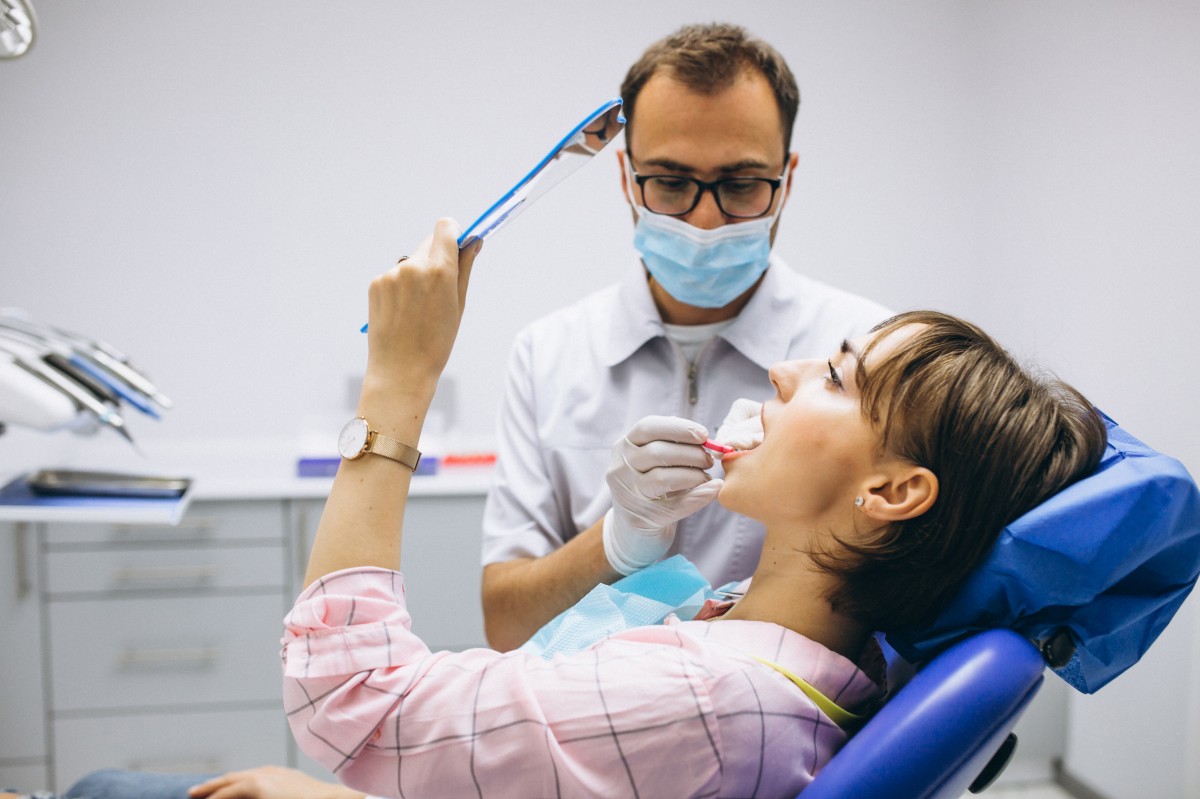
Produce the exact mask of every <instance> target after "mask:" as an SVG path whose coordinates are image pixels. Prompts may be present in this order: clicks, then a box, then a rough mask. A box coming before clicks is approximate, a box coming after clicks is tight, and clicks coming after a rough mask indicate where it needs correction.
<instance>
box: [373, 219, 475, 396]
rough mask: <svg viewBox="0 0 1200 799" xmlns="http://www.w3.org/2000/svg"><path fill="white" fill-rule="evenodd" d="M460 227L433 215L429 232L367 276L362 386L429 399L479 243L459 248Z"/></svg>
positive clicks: (451, 339)
mask: <svg viewBox="0 0 1200 799" xmlns="http://www.w3.org/2000/svg"><path fill="white" fill-rule="evenodd" d="M459 232H460V231H459V227H458V224H457V223H456V222H454V220H452V219H441V220H438V222H437V225H436V226H435V227H434V231H433V235H432V236H430V237H428V238H426V239H425V240H424V241H423V242H421V244H420V246H418V247H417V249H416V250H415V251H414V252H413V254H412V255H410V256H409V257H407V258H404V259H402V260H401V261H400V262H399V263H397V264H396V265H395V266H394V267H392V268H391V269H389V270H388V271H387V272H385V273H384V274H382V275H380V276H379V277H377V278H375V279H374V280H373V281H371V288H370V291H369V293H368V320H369V321H368V328H367V348H368V354H367V373H366V378H365V380H364V385H363V390H364V392H365V391H368V390H370V391H380V392H384V393H386V394H387V395H388V396H389V397H391V398H392V400H393V401H395V399H396V398H398V397H402V398H409V399H413V400H417V401H423V402H425V403H428V402H429V401H430V400H432V398H433V392H434V389H435V388H436V387H437V381H438V378H439V377H440V376H441V373H442V369H444V368H445V366H446V361H447V360H448V359H449V358H450V350H451V349H452V348H453V346H454V339H455V337H456V336H457V335H458V327H459V323H460V322H461V320H462V314H463V307H464V305H465V303H466V295H467V282H468V281H469V279H470V276H471V266H472V265H473V264H474V262H475V256H476V255H477V254H478V253H479V249H480V247H481V246H482V242H477V243H475V244H472V245H471V246H470V247H468V248H466V249H465V250H463V251H462V252H460V251H459V249H458V244H457V241H456V240H457V237H458V235H459Z"/></svg>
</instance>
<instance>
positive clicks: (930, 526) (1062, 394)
mask: <svg viewBox="0 0 1200 799" xmlns="http://www.w3.org/2000/svg"><path fill="white" fill-rule="evenodd" d="M913 324H916V325H921V326H922V327H921V328H920V329H919V331H918V332H916V334H915V335H914V336H913V337H912V338H911V339H909V340H908V341H906V342H905V343H903V344H902V345H901V346H900V347H899V348H898V349H897V351H896V352H895V353H894V354H892V355H890V356H889V357H888V358H886V359H884V360H881V361H880V362H879V363H871V364H869V365H868V366H865V367H864V366H863V361H865V360H867V358H868V357H869V354H870V352H871V349H872V346H873V345H874V343H875V342H878V341H880V340H881V339H882V338H883V337H884V336H886V335H887V334H889V333H891V332H892V331H894V330H896V329H898V328H901V327H904V326H906V325H913ZM873 332H875V333H877V334H878V335H876V336H875V337H874V338H873V339H872V342H871V344H870V345H868V346H867V347H865V348H864V349H863V352H862V353H861V358H862V359H861V360H860V361H859V367H858V375H857V380H858V385H859V386H860V391H861V401H862V412H863V415H864V416H865V417H866V418H867V419H868V421H870V422H871V424H872V425H873V426H874V427H875V429H876V430H878V431H879V433H880V441H881V448H882V450H883V451H884V452H886V453H889V454H891V455H893V456H896V457H900V458H903V459H905V460H907V461H909V462H911V463H914V464H917V465H920V466H924V467H926V468H928V469H929V470H930V471H932V472H933V473H934V474H935V475H937V478H938V495H937V500H936V502H934V504H933V506H932V507H931V508H930V509H929V510H928V511H927V512H926V513H924V514H922V515H921V516H918V517H916V518H913V519H908V520H904V521H900V522H896V523H893V524H890V525H886V526H885V527H883V528H881V529H879V530H878V531H876V534H875V537H874V539H873V540H870V541H866V542H858V541H856V542H848V541H841V542H840V543H841V544H842V545H843V546H844V549H845V551H844V552H833V551H826V552H819V553H816V558H817V562H818V563H819V564H820V565H821V566H822V567H823V568H825V569H826V570H828V571H829V572H831V573H833V574H835V575H837V576H839V577H840V578H841V580H840V583H841V585H840V586H839V587H838V588H837V589H836V590H835V591H834V592H833V593H832V595H831V596H830V600H831V602H832V603H833V606H834V607H835V608H836V609H837V610H839V611H840V612H843V613H846V614H849V615H851V616H854V617H856V618H858V619H860V620H862V621H864V622H866V623H868V624H870V625H871V626H872V627H873V628H874V629H877V630H882V631H887V630H889V629H894V628H896V627H904V626H909V625H913V624H922V623H927V622H929V621H932V618H933V616H935V615H936V613H937V612H938V611H939V610H940V609H941V608H942V607H943V606H944V605H945V604H946V603H947V602H948V601H949V600H950V599H951V598H952V596H953V592H954V591H955V590H956V589H957V588H958V587H959V586H960V585H961V584H962V582H963V581H964V580H965V579H966V577H967V575H968V574H969V573H970V572H971V571H972V570H973V569H974V568H975V567H976V566H977V565H979V564H980V563H981V562H982V561H983V560H984V558H986V556H987V554H988V552H989V551H990V550H991V547H992V544H993V543H994V541H995V540H996V537H997V536H998V535H999V533H1000V531H1001V530H1002V529H1004V527H1005V526H1006V525H1008V524H1009V523H1010V522H1012V521H1013V520H1015V519H1016V518H1017V517H1019V516H1021V515H1022V514H1024V513H1025V512H1027V511H1029V510H1031V509H1032V508H1034V507H1035V506H1037V505H1038V504H1040V503H1042V502H1043V501H1045V500H1046V499H1048V498H1049V497H1050V496H1051V495H1053V494H1055V493H1057V492H1058V491H1060V490H1062V489H1063V488H1065V487H1066V486H1068V485H1070V484H1071V483H1073V482H1075V481H1076V480H1078V479H1080V478H1081V477H1084V476H1086V475H1088V474H1090V473H1091V472H1092V471H1094V470H1095V468H1096V465H1097V464H1098V463H1099V461H1100V456H1101V455H1102V454H1103V452H1104V445H1105V441H1106V439H1107V433H1106V431H1105V427H1104V423H1103V421H1101V419H1100V417H1099V415H1098V414H1097V413H1096V411H1095V409H1094V408H1093V407H1092V405H1091V403H1090V402H1088V401H1087V399H1086V398H1084V396H1083V395H1082V394H1080V393H1079V392H1078V391H1076V390H1075V389H1074V388H1072V387H1071V386H1069V385H1067V384H1066V383H1064V382H1062V381H1061V380H1058V379H1055V378H1053V377H1052V376H1048V375H1042V374H1037V373H1034V372H1031V371H1030V370H1027V369H1024V368H1022V367H1021V365H1020V364H1018V363H1017V362H1016V361H1015V360H1014V359H1013V357H1012V356H1011V355H1009V353H1008V352H1006V351H1005V350H1004V349H1003V348H1002V347H1000V345H999V344H997V343H996V342H995V341H994V340H993V339H992V338H991V337H989V336H988V335H987V334H986V333H984V332H983V331H982V330H980V329H979V328H977V327H975V326H974V325H972V324H970V323H969V322H965V321H963V320H961V319H956V318H954V317H952V316H949V315H946V314H941V313H937V312H933V311H914V312H910V313H904V314H900V315H898V316H895V317H893V318H891V319H889V320H887V321H885V322H883V323H881V324H879V325H878V326H876V327H875V328H874V331H873Z"/></svg>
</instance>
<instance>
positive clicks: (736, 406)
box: [713, 399, 763, 449]
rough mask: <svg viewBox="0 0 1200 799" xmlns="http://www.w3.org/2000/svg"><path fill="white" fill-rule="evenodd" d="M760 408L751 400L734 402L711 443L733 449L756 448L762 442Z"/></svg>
mask: <svg viewBox="0 0 1200 799" xmlns="http://www.w3.org/2000/svg"><path fill="white" fill-rule="evenodd" d="M762 406H763V404H762V403H761V402H756V401H755V400H751V399H737V400H734V401H733V405H731V406H730V407H729V413H727V414H726V415H725V421H723V422H721V426H720V427H719V428H717V434H716V435H715V436H713V441H716V442H717V443H718V444H726V445H728V446H730V447H733V448H734V449H754V448H755V447H757V446H758V445H759V444H761V443H762V440H763V426H762Z"/></svg>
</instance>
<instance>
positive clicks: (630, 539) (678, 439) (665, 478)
mask: <svg viewBox="0 0 1200 799" xmlns="http://www.w3.org/2000/svg"><path fill="white" fill-rule="evenodd" d="M707 436H708V431H707V430H705V429H704V427H703V426H702V425H699V424H696V423H695V422H690V421H688V420H687V419H680V418H678V417H674V416H647V417H646V418H644V419H642V420H641V421H639V422H638V423H637V424H635V425H634V426H633V427H632V428H630V430H629V432H628V433H626V434H625V435H624V436H623V437H622V438H621V439H620V440H619V441H617V443H616V444H614V445H613V448H612V459H611V461H610V465H609V470H608V474H607V475H605V480H606V481H607V482H608V488H609V491H610V492H611V493H612V500H613V506H612V510H610V511H609V512H608V513H607V514H606V515H605V517H604V554H605V555H607V556H608V562H609V563H610V564H612V567H613V568H614V569H616V570H617V571H619V572H620V573H621V574H633V573H634V572H635V571H637V570H638V569H643V568H645V567H646V566H649V565H650V564H651V563H654V562H655V561H657V560H658V559H659V558H661V557H662V556H663V555H665V554H666V552H667V549H668V548H670V546H671V542H672V541H674V540H675V524H676V522H678V521H679V520H680V519H682V518H684V517H685V516H690V515H691V514H693V513H695V512H696V511H698V510H700V508H703V507H704V506H705V505H707V504H708V503H710V502H712V501H713V499H714V498H715V497H716V496H717V492H718V491H720V490H721V486H722V485H723V481H721V480H716V479H710V478H709V476H708V474H706V473H705V471H704V470H705V469H707V468H709V467H711V466H712V464H713V461H712V456H710V455H709V454H708V452H707V451H706V450H705V449H704V448H703V447H701V446H700V445H701V444H703V443H704V439H705V438H706V437H707Z"/></svg>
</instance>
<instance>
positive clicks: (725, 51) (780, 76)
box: [621, 22, 800, 156]
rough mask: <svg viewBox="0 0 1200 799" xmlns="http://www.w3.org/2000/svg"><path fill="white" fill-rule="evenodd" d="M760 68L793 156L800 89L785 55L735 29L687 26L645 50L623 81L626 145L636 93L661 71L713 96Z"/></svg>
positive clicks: (785, 148) (785, 144)
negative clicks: (770, 90) (773, 96)
mask: <svg viewBox="0 0 1200 799" xmlns="http://www.w3.org/2000/svg"><path fill="white" fill-rule="evenodd" d="M747 69H756V70H758V71H759V72H761V73H762V75H763V77H765V78H766V79H767V82H768V83H770V85H771V89H772V91H773V92H774V93H775V102H776V103H778V104H779V116H780V119H782V120H783V152H784V155H785V156H786V154H787V153H788V152H789V150H790V148H791V141H792V128H793V127H794V126H795V124H796V111H797V109H799V107H800V89H799V87H798V86H797V85H796V78H795V76H794V75H792V71H791V69H789V68H788V65H787V62H786V61H784V60H783V56H781V55H780V54H779V52H778V51H776V50H775V48H774V47H772V46H771V45H769V44H767V43H766V42H764V41H762V40H761V39H758V38H756V37H754V36H751V35H750V34H749V33H747V32H746V30H745V29H744V28H741V27H739V26H737V25H727V24H723V23H716V22H714V23H712V24H709V25H687V26H685V27H683V28H680V29H679V30H677V31H676V32H675V33H672V34H671V35H670V36H667V37H666V38H664V39H660V40H659V41H657V42H655V43H654V44H652V45H650V47H648V48H647V49H646V52H645V53H643V54H642V57H641V58H639V59H638V60H637V62H636V63H635V64H634V65H633V66H632V67H630V68H629V72H627V73H626V75H625V80H624V81H623V82H622V83H621V103H622V105H623V112H624V114H625V119H626V120H627V121H626V123H625V141H626V144H627V145H628V142H629V129H630V128H631V127H632V125H633V121H634V116H635V110H636V107H637V97H638V93H639V92H641V90H642V87H643V86H645V85H646V81H648V80H650V78H651V77H652V76H654V75H655V74H656V73H657V72H659V71H662V72H665V73H667V74H668V75H669V76H670V77H671V78H673V79H675V80H677V81H679V82H680V83H682V84H683V85H684V86H687V87H688V88H689V89H692V90H693V91H696V92H700V93H702V94H713V93H716V92H718V91H721V90H722V89H726V88H728V87H729V86H730V85H731V84H732V83H733V81H734V80H735V79H736V78H738V77H739V76H740V75H741V74H742V73H743V72H744V71H745V70H747Z"/></svg>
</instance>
